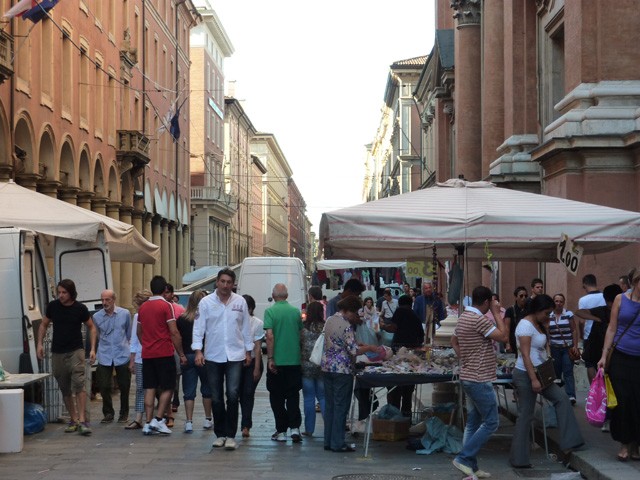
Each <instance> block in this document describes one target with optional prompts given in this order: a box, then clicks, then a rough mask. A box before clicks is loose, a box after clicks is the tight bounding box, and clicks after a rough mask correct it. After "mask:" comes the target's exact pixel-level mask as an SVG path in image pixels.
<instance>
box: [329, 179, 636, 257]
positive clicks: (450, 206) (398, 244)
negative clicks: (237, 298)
mask: <svg viewBox="0 0 640 480" xmlns="http://www.w3.org/2000/svg"><path fill="white" fill-rule="evenodd" d="M563 233H566V234H567V235H568V236H569V238H571V239H573V240H574V241H575V242H577V243H578V244H579V245H581V246H582V247H583V248H584V253H585V254H594V253H601V252H606V251H610V250H614V249H616V248H619V247H621V246H624V245H625V244H628V243H631V242H638V241H640V214H639V213H638V212H630V211H626V210H618V209H615V208H609V207H603V206H600V205H592V204H588V203H583V202H576V201H573V200H566V199H563V198H557V197H551V196H547V195H538V194H534V193H526V192H520V191H516V190H509V189H506V188H498V187H497V186H496V185H494V184H492V183H488V182H466V181H464V180H449V181H448V182H446V183H443V184H438V185H437V186H434V187H431V188H426V189H424V190H418V191H415V192H411V193H406V194H403V195H397V196H393V197H388V198H383V199H380V200H376V201H374V202H368V203H364V204H361V205H356V206H354V207H348V208H343V209H340V210H335V211H333V212H328V213H324V214H323V215H322V219H321V221H320V234H319V241H320V248H321V249H322V250H323V251H324V256H325V258H352V259H359V260H367V261H379V260H380V261H385V260H386V261H390V260H401V259H420V258H425V257H427V258H430V257H431V254H432V247H433V245H438V246H450V247H452V249H453V247H455V246H459V245H465V246H466V252H465V254H466V255H467V258H469V259H486V252H485V248H486V249H488V251H489V252H490V253H491V254H492V255H493V257H492V258H493V260H531V261H555V259H556V246H557V244H558V242H559V241H560V239H561V236H562V234H563ZM439 253H440V254H443V253H444V252H442V250H440V251H439Z"/></svg>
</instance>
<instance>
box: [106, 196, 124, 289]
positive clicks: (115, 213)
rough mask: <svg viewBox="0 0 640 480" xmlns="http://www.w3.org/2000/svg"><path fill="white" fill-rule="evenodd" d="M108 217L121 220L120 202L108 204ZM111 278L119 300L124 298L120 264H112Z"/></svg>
mask: <svg viewBox="0 0 640 480" xmlns="http://www.w3.org/2000/svg"><path fill="white" fill-rule="evenodd" d="M106 208H107V217H109V218H113V219H115V220H120V202H109V201H108V202H106ZM111 278H112V279H113V291H114V292H116V295H117V296H118V298H122V290H121V288H120V262H111Z"/></svg>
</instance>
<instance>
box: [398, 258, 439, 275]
mask: <svg viewBox="0 0 640 480" xmlns="http://www.w3.org/2000/svg"><path fill="white" fill-rule="evenodd" d="M405 273H406V275H407V276H408V277H422V278H425V277H431V276H432V275H433V263H432V262H425V261H422V260H415V261H410V262H407V268H406V270H405Z"/></svg>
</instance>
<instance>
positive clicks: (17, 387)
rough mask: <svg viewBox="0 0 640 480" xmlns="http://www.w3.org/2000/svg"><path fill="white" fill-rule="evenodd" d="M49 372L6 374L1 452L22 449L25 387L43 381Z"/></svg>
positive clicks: (0, 405) (0, 404)
mask: <svg viewBox="0 0 640 480" xmlns="http://www.w3.org/2000/svg"><path fill="white" fill-rule="evenodd" d="M48 376H49V374H48V373H14V374H6V376H5V379H4V380H3V381H1V382H0V390H2V392H1V393H0V417H2V418H3V428H2V430H0V453H13V452H20V451H22V447H23V442H24V418H23V415H24V410H23V407H24V392H23V391H22V389H24V388H25V387H30V388H33V387H34V386H35V384H36V383H37V382H41V381H43V380H44V379H45V378H47V377H48Z"/></svg>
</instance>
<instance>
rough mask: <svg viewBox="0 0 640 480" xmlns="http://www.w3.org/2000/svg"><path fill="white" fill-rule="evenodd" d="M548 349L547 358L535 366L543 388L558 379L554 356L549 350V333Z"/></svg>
mask: <svg viewBox="0 0 640 480" xmlns="http://www.w3.org/2000/svg"><path fill="white" fill-rule="evenodd" d="M545 333H546V330H545ZM546 351H547V359H546V360H545V361H544V362H542V363H541V364H540V365H538V366H537V367H533V369H534V371H535V372H536V377H537V378H538V381H539V382H540V387H541V389H542V390H544V389H545V388H547V387H549V386H550V385H551V384H552V383H553V382H555V381H556V370H555V368H554V367H553V357H552V356H551V353H550V352H549V335H548V334H547V345H546Z"/></svg>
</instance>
